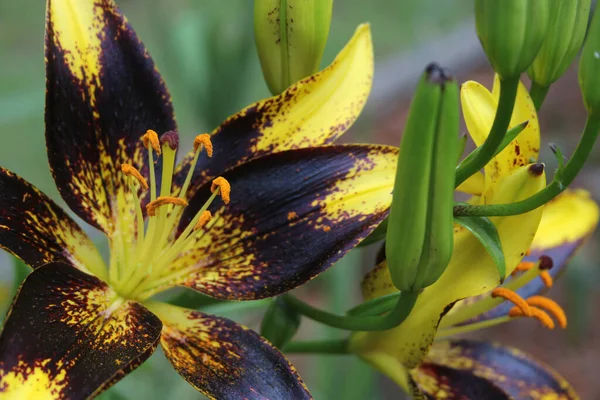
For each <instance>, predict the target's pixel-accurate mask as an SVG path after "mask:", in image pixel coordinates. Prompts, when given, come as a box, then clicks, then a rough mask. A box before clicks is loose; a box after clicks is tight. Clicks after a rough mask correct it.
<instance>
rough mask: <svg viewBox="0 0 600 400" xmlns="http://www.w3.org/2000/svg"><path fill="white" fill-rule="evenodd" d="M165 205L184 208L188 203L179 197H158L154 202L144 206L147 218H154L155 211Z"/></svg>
mask: <svg viewBox="0 0 600 400" xmlns="http://www.w3.org/2000/svg"><path fill="white" fill-rule="evenodd" d="M167 204H172V205H175V206H183V207H185V206H187V205H188V202H187V201H185V200H184V199H181V198H179V197H171V196H160V197H159V198H157V199H156V200H153V201H151V202H150V203H148V204H147V205H146V212H147V213H148V215H149V216H151V217H154V216H156V210H157V209H158V208H159V207H162V206H165V205H167Z"/></svg>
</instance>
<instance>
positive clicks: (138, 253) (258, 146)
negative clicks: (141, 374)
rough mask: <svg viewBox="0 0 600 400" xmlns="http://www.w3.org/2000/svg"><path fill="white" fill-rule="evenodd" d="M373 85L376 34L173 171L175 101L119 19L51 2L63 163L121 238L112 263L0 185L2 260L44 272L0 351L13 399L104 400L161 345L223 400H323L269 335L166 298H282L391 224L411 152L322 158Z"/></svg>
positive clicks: (21, 188) (223, 129) (114, 244)
mask: <svg viewBox="0 0 600 400" xmlns="http://www.w3.org/2000/svg"><path fill="white" fill-rule="evenodd" d="M372 73H373V55H372V44H371V36H370V31H369V27H368V26H367V25H363V26H360V27H359V28H358V29H357V31H356V33H355V35H354V37H353V38H352V39H351V40H350V42H349V43H348V44H347V46H346V47H345V48H344V49H343V50H342V51H341V52H340V53H339V55H338V56H337V58H336V59H335V61H334V62H333V63H332V64H331V65H330V66H329V67H327V68H326V69H324V70H323V71H321V72H318V73H317V74H315V75H313V76H310V77H308V78H306V79H304V80H302V81H300V82H298V83H296V84H294V85H292V86H291V87H290V88H288V89H287V90H286V91H284V92H283V93H282V94H281V95H279V96H276V97H272V98H269V99H266V100H262V101H259V102H257V103H255V104H252V105H250V106H248V107H247V108H245V109H243V110H242V111H240V112H238V113H237V114H235V115H233V116H231V117H230V118H228V119H227V120H226V121H225V122H223V123H222V124H221V125H220V126H219V127H218V128H217V129H215V130H214V131H213V132H212V133H211V134H210V135H208V134H201V135H198V137H197V138H196V140H195V141H194V148H193V150H192V151H190V152H189V153H188V154H187V155H186V156H185V157H184V158H183V161H182V163H181V164H179V165H178V166H175V159H176V152H177V149H178V147H179V137H178V135H177V132H176V131H175V130H176V124H175V119H174V116H173V109H172V105H171V100H170V96H169V93H168V91H167V88H166V86H165V84H164V82H163V80H162V78H161V77H160V75H159V73H158V72H157V70H156V68H155V65H154V63H153V61H152V59H151V58H150V56H149V55H148V53H147V51H146V50H145V48H144V47H143V45H142V43H141V42H140V41H139V39H138V38H137V36H136V35H135V32H134V31H133V29H132V28H131V26H130V25H129V24H128V22H127V20H126V19H125V17H124V16H123V15H122V14H121V13H120V11H119V10H118V9H117V7H116V5H115V4H114V2H113V1H112V0H48V1H47V15H46V85H47V90H46V112H45V122H46V144H47V149H48V158H49V163H50V167H51V169H52V173H53V176H54V179H55V182H56V185H57V187H58V189H59V191H60V193H61V195H62V198H63V199H64V200H65V202H66V203H67V205H68V206H69V207H70V208H71V210H72V211H73V212H75V214H77V215H78V216H79V217H80V218H81V219H82V220H83V221H85V222H87V223H88V224H90V225H92V226H93V227H95V228H97V229H99V230H100V231H102V232H104V233H105V234H106V235H107V237H108V241H109V247H110V258H109V261H108V262H105V260H104V259H103V258H102V257H101V256H100V254H99V252H98V250H97V249H96V248H95V246H94V245H93V244H92V242H91V240H90V239H89V238H88V236H87V235H86V234H85V233H84V232H83V230H82V229H81V228H80V227H79V226H78V225H77V224H76V223H75V222H74V220H73V219H72V218H70V217H69V216H68V215H67V213H66V212H65V211H63V210H62V209H61V208H60V207H59V206H57V205H56V204H55V203H54V202H53V201H52V200H50V199H49V198H48V197H47V196H46V195H44V194H43V193H41V192H40V191H39V190H37V189H36V188H35V187H34V186H33V185H31V184H30V183H28V182H26V181H25V180H23V179H22V178H20V177H18V176H17V175H15V174H14V173H12V172H10V171H7V170H5V169H0V246H2V248H4V249H6V250H8V251H9V252H10V253H12V254H14V255H15V256H17V257H19V258H21V259H22V260H23V261H24V262H25V263H27V264H28V265H29V266H31V267H32V268H33V272H31V274H30V275H29V276H28V277H27V279H26V280H25V282H24V283H23V284H22V286H21V288H20V291H19V293H18V295H17V297H16V298H15V300H14V302H13V305H12V308H11V310H10V311H9V314H8V317H7V319H6V322H5V325H4V328H3V331H2V335H1V336H0V395H1V396H2V397H6V398H19V399H21V398H57V399H58V398H61V399H62V398H90V397H93V396H95V395H97V394H98V393H100V392H102V391H103V390H106V389H107V388H108V387H110V386H111V385H112V384H114V383H115V382H117V381H118V380H120V379H121V378H123V377H124V376H125V375H127V373H129V372H130V371H132V370H133V369H135V368H136V367H137V366H139V365H140V364H141V363H143V362H144V361H145V360H146V358H148V357H149V356H150V354H152V353H153V351H154V350H155V349H156V348H157V346H158V345H159V344H160V345H161V347H162V350H163V351H164V353H165V355H166V357H167V358H168V359H169V360H170V362H171V363H172V365H173V367H174V368H175V370H177V372H178V373H179V374H181V375H182V376H183V377H184V378H185V379H186V380H187V381H188V382H189V383H190V384H191V385H193V386H194V387H196V388H197V389H198V390H199V391H201V392H202V393H204V394H206V395H207V396H209V397H211V398H242V397H243V398H248V399H259V398H260V399H265V398H271V399H282V398H287V399H292V398H293V399H303V398H310V394H309V392H308V390H307V388H306V387H305V385H304V383H303V382H302V380H301V378H300V377H299V375H298V374H297V372H296V371H295V369H294V368H293V366H292V365H291V364H290V363H289V362H288V361H287V359H286V358H285V357H284V356H283V355H282V354H281V353H280V352H279V351H278V350H277V349H275V348H274V347H273V346H272V345H271V344H269V343H268V342H267V341H266V340H264V339H263V338H261V337H260V336H259V335H258V334H256V333H254V332H253V331H251V330H249V329H247V328H245V327H243V326H241V325H238V324H237V323H235V322H233V321H230V320H228V319H225V318H220V317H217V316H213V315H208V314H205V313H202V312H199V311H194V310H188V309H184V308H179V307H175V306H172V305H169V304H167V303H161V302H158V301H156V300H154V295H155V294H158V293H160V292H162V291H164V290H167V289H169V288H172V287H174V286H184V287H188V288H192V289H195V290H197V291H199V292H202V293H205V294H207V295H210V296H212V297H215V298H218V299H228V300H253V299H260V298H265V297H270V296H275V295H278V294H281V293H283V292H285V291H287V290H290V289H292V288H295V287H297V286H298V285H300V284H302V283H304V282H306V281H308V280H310V279H312V278H314V277H315V276H316V275H318V274H319V273H321V272H322V271H324V270H325V269H326V268H328V267H329V266H331V265H332V264H333V263H334V262H335V261H336V260H338V259H339V258H341V257H342V256H343V255H344V254H345V253H346V252H348V251H349V250H350V249H351V248H352V247H354V246H355V245H356V244H357V243H358V242H359V241H360V240H362V239H363V238H364V237H365V236H367V235H368V234H369V233H370V232H371V231H372V230H373V229H374V228H375V227H376V226H377V225H378V224H379V223H380V222H381V221H382V220H383V218H385V216H386V215H387V212H388V209H389V206H390V201H391V190H392V187H393V176H394V170H395V165H396V158H397V154H398V153H397V150H396V149H395V148H392V147H386V146H369V145H329V146H322V145H325V144H329V143H331V142H332V141H333V140H335V139H336V138H338V137H339V136H340V135H341V134H342V133H343V132H344V131H346V129H348V127H349V126H350V125H352V123H353V122H354V120H355V119H356V117H357V116H358V115H359V113H360V111H361V109H362V107H363V105H364V103H365V101H366V98H367V96H368V94H369V91H370V87H371V80H372ZM156 132H161V133H162V132H165V133H164V134H162V135H160V136H159V135H158V134H157V133H156ZM216 197H220V198H221V200H216Z"/></svg>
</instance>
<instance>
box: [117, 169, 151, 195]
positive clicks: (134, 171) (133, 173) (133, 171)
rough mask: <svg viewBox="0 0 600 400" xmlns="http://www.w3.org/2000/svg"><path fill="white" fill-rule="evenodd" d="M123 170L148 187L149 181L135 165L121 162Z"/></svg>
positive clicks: (145, 187)
mask: <svg viewBox="0 0 600 400" xmlns="http://www.w3.org/2000/svg"><path fill="white" fill-rule="evenodd" d="M121 172H123V173H124V174H125V175H127V176H132V177H134V178H135V179H136V180H137V181H138V182H139V183H140V185H141V186H142V187H143V188H144V189H148V182H146V179H145V178H144V177H143V176H142V174H141V173H140V171H138V170H137V169H136V168H135V167H134V166H133V165H131V164H121Z"/></svg>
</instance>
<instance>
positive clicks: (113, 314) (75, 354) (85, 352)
mask: <svg viewBox="0 0 600 400" xmlns="http://www.w3.org/2000/svg"><path fill="white" fill-rule="evenodd" d="M161 329H162V325H161V322H160V320H159V319H158V318H157V317H156V316H155V315H154V314H152V313H151V312H150V311H148V310H147V309H146V308H145V307H144V306H142V305H141V304H139V303H136V302H132V301H125V300H122V299H119V298H118V297H117V296H116V294H115V293H114V292H113V291H112V290H111V289H110V288H109V287H108V286H107V285H106V284H105V283H104V282H102V281H101V280H99V279H98V278H95V277H93V276H91V275H88V274H85V273H84V272H81V271H79V270H78V269H75V268H73V267H72V266H70V265H68V264H64V263H51V264H47V265H44V266H42V267H40V268H38V269H36V270H35V271H33V272H32V273H31V274H30V275H29V277H28V278H27V279H26V280H25V282H24V283H23V285H22V286H21V289H20V291H19V293H18V295H17V298H16V300H15V302H14V304H13V306H12V308H11V310H10V311H9V314H8V317H7V320H6V323H5V325H4V329H3V331H2V335H1V336H0V377H1V379H0V397H3V398H4V397H6V398H14V399H73V398H80V399H83V398H88V396H89V397H93V396H94V395H96V394H98V393H100V392H101V391H103V390H105V389H106V388H108V387H109V386H110V385H111V384H113V383H115V382H116V381H117V380H119V379H120V378H122V377H123V376H124V375H125V374H127V373H128V372H129V371H131V370H133V369H134V368H135V367H137V366H138V365H140V364H141V363H142V362H143V361H144V360H145V359H146V358H147V357H149V356H150V354H152V352H153V351H154V349H155V348H156V346H157V345H158V341H159V339H160V332H161Z"/></svg>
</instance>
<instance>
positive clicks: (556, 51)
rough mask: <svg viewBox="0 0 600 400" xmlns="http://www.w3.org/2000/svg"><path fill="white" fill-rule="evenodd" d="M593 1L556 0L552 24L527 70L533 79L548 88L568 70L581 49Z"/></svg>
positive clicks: (553, 6)
mask: <svg viewBox="0 0 600 400" xmlns="http://www.w3.org/2000/svg"><path fill="white" fill-rule="evenodd" d="M590 3H591V0H569V1H555V2H554V3H552V7H551V11H550V25H549V27H548V31H547V33H546V38H545V39H544V44H543V45H542V48H541V49H540V51H539V53H538V55H537V56H536V58H535V60H533V64H531V66H530V67H529V69H528V70H527V73H528V74H529V77H530V78H531V80H532V81H534V82H535V83H536V84H538V85H539V86H542V87H548V86H550V85H551V84H552V83H554V82H555V81H556V80H557V79H558V78H560V77H561V76H562V74H564V73H565V71H566V70H567V68H568V67H569V65H571V62H572V61H573V59H574V58H575V56H576V55H577V52H578V51H579V49H580V48H581V44H582V43H583V38H584V37H585V31H586V28H587V23H588V18H589V15H590Z"/></svg>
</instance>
